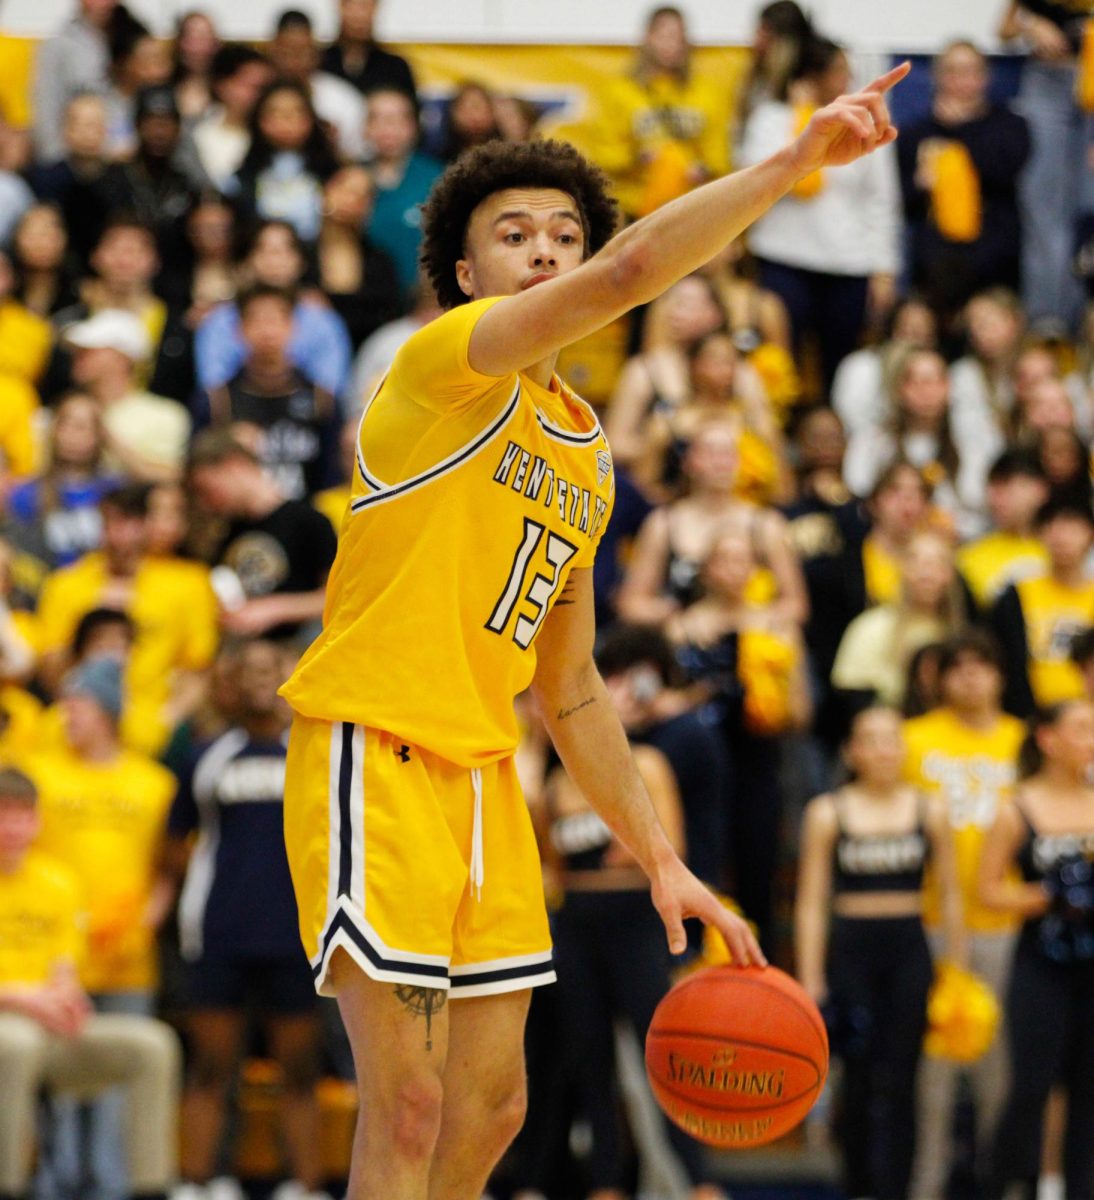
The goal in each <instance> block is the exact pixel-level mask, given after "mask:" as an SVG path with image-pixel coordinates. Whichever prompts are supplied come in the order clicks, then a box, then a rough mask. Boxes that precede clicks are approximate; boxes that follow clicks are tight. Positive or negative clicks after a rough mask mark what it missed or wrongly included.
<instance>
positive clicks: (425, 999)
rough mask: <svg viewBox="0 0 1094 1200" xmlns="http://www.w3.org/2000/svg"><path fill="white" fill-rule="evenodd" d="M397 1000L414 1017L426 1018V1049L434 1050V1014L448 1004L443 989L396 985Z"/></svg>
mask: <svg viewBox="0 0 1094 1200" xmlns="http://www.w3.org/2000/svg"><path fill="white" fill-rule="evenodd" d="M395 999H396V1000H398V1001H399V1003H400V1004H401V1005H402V1006H403V1008H405V1009H406V1011H407V1012H408V1013H410V1015H411V1016H412V1017H425V1048H426V1049H427V1050H432V1049H433V1014H434V1013H436V1012H440V1011H441V1009H442V1008H444V1006H445V1004H446V1003H447V1002H448V993H447V992H446V991H444V990H443V989H442V988H428V987H417V986H415V985H412V984H409V983H397V984H396V985H395Z"/></svg>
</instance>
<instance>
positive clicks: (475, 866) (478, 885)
mask: <svg viewBox="0 0 1094 1200" xmlns="http://www.w3.org/2000/svg"><path fill="white" fill-rule="evenodd" d="M471 786H472V788H474V790H475V820H474V824H473V825H472V827H471V890H472V891H473V892H474V893H475V899H476V900H481V899H482V885H483V881H484V880H485V879H486V859H485V857H484V856H483V850H482V771H480V770H479V768H478V767H474V768H472V770H471Z"/></svg>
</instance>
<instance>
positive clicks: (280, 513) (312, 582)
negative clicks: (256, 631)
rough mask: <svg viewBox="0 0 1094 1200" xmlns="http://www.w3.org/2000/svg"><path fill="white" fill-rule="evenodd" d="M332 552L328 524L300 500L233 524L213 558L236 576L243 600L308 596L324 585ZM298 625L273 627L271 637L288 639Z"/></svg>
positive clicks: (335, 546) (335, 540) (332, 538)
mask: <svg viewBox="0 0 1094 1200" xmlns="http://www.w3.org/2000/svg"><path fill="white" fill-rule="evenodd" d="M337 549H338V538H337V537H336V536H335V532H334V530H333V529H332V528H331V523H330V521H328V520H327V518H326V517H324V516H323V514H322V513H319V512H316V510H315V509H314V508H312V507H311V505H310V504H305V503H304V502H303V501H302V500H286V501H285V503H284V504H282V505H281V506H280V507H279V508H275V509H274V510H273V512H271V513H270V514H269V515H268V516H265V517H261V518H259V519H257V520H254V519H247V520H237V521H233V522H232V524H231V525H230V526H229V527H228V532H227V533H226V534H225V536H224V539H223V541H222V542H221V543H220V546H219V548H218V550H217V553H216V562H217V564H218V565H223V566H227V567H231V568H232V570H233V571H235V573H236V574H237V575H238V576H239V581H240V583H241V584H242V585H243V591H244V592H245V593H246V595H247V598H248V599H253V598H254V597H256V596H270V595H273V594H275V593H281V594H291V593H297V592H313V591H315V590H316V588H320V587H322V586H323V584H324V583H325V582H326V578H327V574H328V572H329V571H330V569H331V564H332V563H333V562H334V555H335V551H336V550H337ZM299 628H300V627H299V625H296V624H291V625H278V626H276V627H275V628H274V629H271V630H270V636H271V637H292V636H293V635H294V634H296V633H297V632H299Z"/></svg>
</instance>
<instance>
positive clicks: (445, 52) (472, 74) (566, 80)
mask: <svg viewBox="0 0 1094 1200" xmlns="http://www.w3.org/2000/svg"><path fill="white" fill-rule="evenodd" d="M397 49H398V51H399V53H400V54H403V55H405V56H406V58H407V59H408V60H409V61H410V63H411V65H412V66H413V68H414V73H415V76H416V78H417V80H418V87H419V91H420V92H421V95H422V100H423V105H424V110H425V111H424V118H425V120H426V121H427V122H434V121H437V120H439V113H440V111H441V108H442V105H443V102H444V101H445V100H447V99H448V97H449V96H450V95H451V94H452V92H453V91H454V90H455V89H456V87H458V86H459V84H461V83H465V82H467V81H469V80H474V81H475V82H476V83H481V84H483V85H484V86H486V87H487V88H489V89H490V90H491V91H494V92H498V93H500V94H502V95H505V96H514V97H518V98H519V99H521V100H528V101H531V102H532V103H533V104H535V105H537V107H539V108H540V109H541V110H542V111H543V113H544V116H543V118H542V120H541V122H540V126H539V128H540V131H541V132H543V133H547V134H551V135H553V136H557V137H565V138H567V139H569V140H570V141H572V142H573V143H574V144H575V145H577V146H579V147H580V148H581V149H583V150H588V149H590V132H589V131H590V127H591V125H592V123H593V122H595V121H596V118H597V110H598V103H599V97H600V95H601V94H602V92H603V89H604V87H605V85H606V84H607V83H608V82H609V81H611V80H613V79H617V78H618V77H619V76H621V75H624V74H625V73H626V72H627V71H628V70H629V69H630V67H631V65H632V64H633V62H634V54H635V52H634V49H633V48H632V47H630V46H489V45H461V46H454V45H405V46H400V47H397ZM748 61H749V52H748V51H747V50H746V49H743V48H741V47H738V46H726V47H717V46H704V47H699V48H697V49H696V50H695V51H694V53H693V64H694V70H695V73H696V75H698V76H701V77H703V78H706V79H708V80H711V81H715V82H716V83H717V86H718V87H719V88H722V89H724V93H725V97H726V104H727V108H730V106H731V105H732V103H733V100H734V98H735V97H736V95H737V92H738V90H739V88H740V87H741V84H742V82H743V80H744V77H745V73H746V72H747V70H748Z"/></svg>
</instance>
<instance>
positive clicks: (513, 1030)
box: [429, 988, 532, 1200]
mask: <svg viewBox="0 0 1094 1200" xmlns="http://www.w3.org/2000/svg"><path fill="white" fill-rule="evenodd" d="M531 996H532V992H531V989H530V988H526V989H524V990H522V991H518V992H505V993H503V994H502V995H500V996H479V997H474V998H470V999H458V1000H456V1001H455V1002H454V1003H453V1004H452V1006H451V1009H450V1010H449V1014H448V1060H447V1062H446V1064H445V1069H444V1075H443V1079H442V1083H443V1087H444V1101H443V1107H442V1113H441V1125H440V1135H439V1137H438V1139H437V1145H436V1151H435V1153H434V1156H433V1165H432V1169H431V1170H430V1173H429V1200H467V1197H469V1196H476V1197H477V1196H480V1195H482V1192H483V1189H484V1188H485V1187H486V1181H487V1179H489V1177H490V1172H491V1171H492V1170H493V1169H494V1167H495V1166H496V1165H497V1163H498V1160H499V1159H500V1158H501V1156H502V1155H503V1154H504V1153H505V1151H506V1149H507V1148H508V1146H509V1144H510V1142H512V1140H513V1139H514V1138H515V1137H516V1136H517V1133H518V1132H519V1131H520V1127H521V1125H523V1124H524V1114H525V1110H526V1108H527V1088H526V1083H525V1074H524V1023H525V1020H526V1019H527V1017H528V1005H529V1003H530V1001H531Z"/></svg>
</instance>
